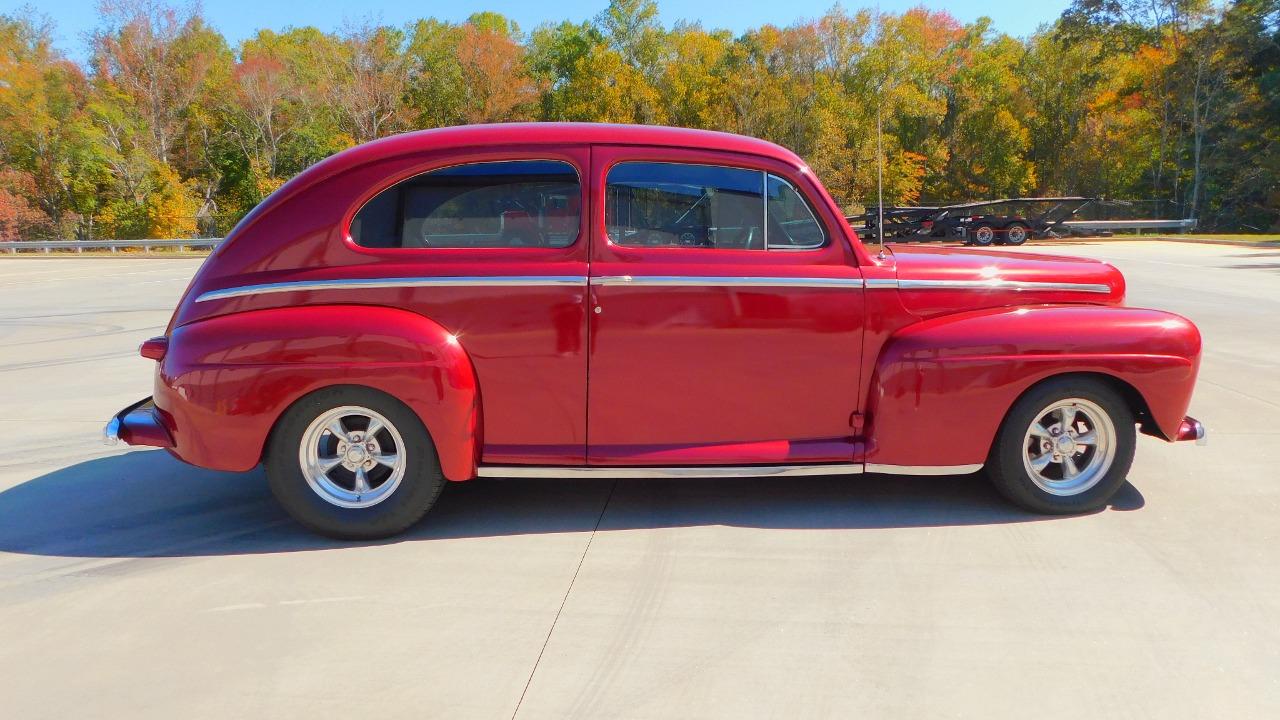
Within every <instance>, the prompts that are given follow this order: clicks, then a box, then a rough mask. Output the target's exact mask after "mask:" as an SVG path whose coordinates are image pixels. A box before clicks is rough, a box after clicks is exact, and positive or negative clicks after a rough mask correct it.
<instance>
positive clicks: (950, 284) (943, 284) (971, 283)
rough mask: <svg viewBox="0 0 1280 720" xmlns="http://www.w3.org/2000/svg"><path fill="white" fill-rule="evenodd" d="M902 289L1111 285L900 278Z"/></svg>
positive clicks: (1100, 288) (1101, 288)
mask: <svg viewBox="0 0 1280 720" xmlns="http://www.w3.org/2000/svg"><path fill="white" fill-rule="evenodd" d="M898 287H899V288H900V289H902V290H1014V291H1022V290H1058V291H1061V292H1087V293H1109V292H1111V287H1110V286H1109V285H1102V284H1095V283H1074V282H1041V281H1036V280H1002V279H1001V278H991V279H990V280H898Z"/></svg>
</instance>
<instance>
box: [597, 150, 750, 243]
mask: <svg viewBox="0 0 1280 720" xmlns="http://www.w3.org/2000/svg"><path fill="white" fill-rule="evenodd" d="M605 228H606V231H607V232H608V233H609V239H610V240H612V241H613V242H614V243H616V244H618V245H628V246H639V247H690V248H716V249H737V250H757V249H758V250H763V249H764V247H765V238H764V173H762V172H760V171H758V170H743V169H740V168H729V167H719V166H713V165H686V164H677V163H657V162H626V163H619V164H618V165H615V166H614V167H613V168H611V169H610V170H609V174H608V177H607V178H606V179H605Z"/></svg>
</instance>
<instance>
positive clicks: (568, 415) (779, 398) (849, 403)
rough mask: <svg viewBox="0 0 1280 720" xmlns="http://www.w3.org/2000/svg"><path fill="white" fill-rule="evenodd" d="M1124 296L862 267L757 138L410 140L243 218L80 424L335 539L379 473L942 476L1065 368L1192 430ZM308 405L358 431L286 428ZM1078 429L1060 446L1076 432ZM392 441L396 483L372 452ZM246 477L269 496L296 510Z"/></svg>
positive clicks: (1080, 273) (1044, 269) (1046, 274)
mask: <svg viewBox="0 0 1280 720" xmlns="http://www.w3.org/2000/svg"><path fill="white" fill-rule="evenodd" d="M704 206H705V207H704ZM708 208H709V209H708ZM698 218H701V219H698ZM1124 292H1125V285H1124V279H1123V277H1122V276H1121V274H1120V273H1119V272H1118V271H1117V270H1116V269H1115V268H1113V267H1111V266H1110V265H1107V264H1104V263H1100V262H1095V261H1089V260H1081V259H1074V258H1066V257H1054V256H1039V255H1030V254H1024V253H1000V252H993V251H977V250H968V249H961V248H951V249H946V248H922V247H900V248H895V249H893V250H891V251H881V252H879V253H873V252H872V251H870V250H868V249H867V248H866V247H864V246H863V245H862V243H861V242H860V241H859V239H858V237H857V236H856V234H855V233H854V232H853V231H852V230H851V229H850V227H849V226H848V224H847V222H846V221H845V219H844V217H843V215H842V214H841V212H840V209H839V208H838V206H837V205H836V203H835V202H834V201H833V200H832V198H831V196H830V195H829V194H828V193H827V191H826V190H825V189H824V187H823V186H822V184H821V183H820V182H819V181H818V179H817V178H816V177H815V176H814V174H813V172H812V171H811V170H810V169H809V168H808V166H807V165H806V164H805V163H804V162H803V161H802V160H801V159H800V158H798V157H797V156H796V155H794V154H793V153H791V152H790V151H788V150H786V149H784V148H781V147H779V146H776V145H773V144H771V143H767V142H764V141H761V140H756V139H752V138H746V137H742V136H736V135H729V134H724V133H716V132H708V131H696V130H685V129H675V128H659V127H642V126H615V125H596V124H551V123H548V124H509V125H481V126H469V127H459V128H448V129H438V130H427V131H421V132H414V133H408V134H404V135H397V136H394V137H390V138H386V139H383V140H378V141H375V142H372V143H369V144H366V145H362V146H359V147H355V148H352V149H350V150H347V151H345V152H342V153H339V154H337V155H335V156H333V157H331V158H329V159H327V160H325V161H323V162H321V163H319V164H317V165H315V166H313V167H311V168H309V169H308V170H306V171H304V172H303V173H301V174H299V175H298V176H297V177H295V178H293V179H292V180H290V181H289V182H287V183H286V184H285V185H284V186H283V187H281V188H280V189H279V190H277V191H276V192H275V193H273V194H272V195H271V196H270V197H269V198H267V199H266V200H265V201H263V202H262V203H261V204H260V205H259V206H258V207H257V208H255V209H254V210H253V211H252V212H251V213H250V214H249V215H248V216H247V217H245V218H244V220H243V221H241V222H240V224H239V225H237V227H236V228H235V229H234V230H233V231H232V232H231V233H230V234H229V235H228V237H227V238H226V240H225V241H224V242H223V243H222V244H221V245H220V246H219V247H218V248H217V249H216V250H215V251H214V252H213V253H212V255H211V256H210V257H209V259H208V260H207V261H206V262H205V263H204V264H203V265H202V267H201V268H200V269H199V271H198V272H197V273H196V276H195V278H194V279H193V281H192V283H191V285H190V287H189V288H188V289H187V291H186V293H185V295H184V296H183V298H182V300H181V301H180V303H179V305H178V308H177V310H176V312H175V313H174V316H173V319H172V320H171V321H170V323H169V326H168V328H167V330H166V333H165V335H164V336H163V337H161V338H156V339H153V340H151V341H148V342H147V343H145V344H144V346H143V349H142V352H143V354H144V355H145V356H147V357H151V358H154V359H156V360H157V361H158V363H157V371H156V380H155V388H154V395H153V398H151V399H148V400H145V401H143V402H141V403H139V404H137V405H135V406H131V407H129V408H126V409H125V410H124V411H122V412H121V413H119V414H117V415H116V416H115V417H114V418H112V420H111V423H110V426H109V427H108V434H109V435H110V436H112V437H113V438H118V439H120V440H123V441H124V442H127V443H130V444H136V445H151V446H158V447H163V448H165V449H167V450H168V451H169V452H171V453H172V454H174V455H175V456H177V457H178V458H180V459H182V460H184V461H186V462H189V463H192V464H194V465H198V466H201V467H206V468H213V469H217V470H228V471H245V470H250V469H252V468H254V467H256V466H258V465H259V464H260V463H263V462H264V461H266V462H267V468H268V474H269V476H270V477H272V478H276V477H277V476H280V477H282V478H284V479H282V480H281V481H280V482H281V483H284V485H288V483H294V484H295V485H297V487H298V488H305V487H310V488H311V489H312V490H315V494H316V495H318V496H321V497H320V500H321V501H324V502H327V503H328V505H332V506H333V508H332V509H331V508H329V507H328V506H326V505H324V504H320V505H316V506H315V507H314V508H312V510H313V511H314V513H330V514H331V515H332V518H330V517H329V515H325V516H324V518H321V519H316V518H317V517H318V516H317V515H315V514H314V513H313V514H312V516H310V517H308V516H307V511H305V510H304V511H299V512H294V510H295V509H296V508H290V509H291V512H294V514H295V517H299V519H302V520H303V521H304V523H306V524H308V525H309V526H311V527H313V528H315V529H317V530H320V531H322V532H328V533H330V534H335V535H342V536H349V537H355V536H361V537H363V536H380V535H385V534H389V533H391V532H395V531H398V530H400V529H403V526H407V524H408V523H407V522H406V521H405V520H406V518H408V517H409V515H412V514H413V513H408V514H406V515H404V516H402V517H399V518H398V519H395V520H394V522H393V521H392V520H387V521H386V522H385V523H383V524H381V525H377V526H376V527H372V526H370V527H365V526H364V525H362V523H363V522H364V519H366V518H369V517H373V515H374V513H373V511H372V510H370V509H368V508H367V507H366V506H365V505H362V503H363V502H365V501H364V500H363V499H362V498H364V497H365V494H362V493H361V492H358V491H360V490H368V489H370V488H369V487H368V486H369V483H370V481H369V480H368V477H367V476H366V475H367V473H365V472H364V470H362V468H368V469H369V472H376V473H382V474H384V475H386V474H387V473H390V472H391V471H390V470H388V469H387V468H390V467H391V465H390V464H387V465H386V466H385V467H384V466H383V465H379V464H378V463H379V460H378V459H379V457H381V456H383V455H385V456H386V457H388V458H393V461H394V462H396V463H399V467H397V468H396V469H395V473H398V474H396V475H395V478H396V482H397V483H399V482H402V481H403V482H416V480H414V479H413V478H414V477H416V476H415V475H414V472H420V473H428V474H431V475H433V476H435V475H438V476H440V477H442V478H443V479H445V480H448V481H467V480H471V479H473V478H476V477H481V476H567V475H602V476H610V477H617V476H694V477H699V476H711V477H714V476H720V475H777V476H786V475H796V474H857V473H861V472H886V473H908V474H925V475H947V474H957V473H969V472H974V471H977V470H979V469H981V468H983V467H984V465H988V464H989V460H990V459H991V458H992V453H993V447H994V446H995V444H998V438H997V436H998V434H999V433H1000V432H1001V429H1002V427H1003V426H1004V425H1007V423H1008V422H1009V420H1008V418H1009V417H1010V413H1011V408H1015V407H1016V406H1017V404H1018V403H1019V401H1020V400H1021V399H1025V398H1026V397H1028V393H1032V392H1033V391H1038V390H1037V388H1043V387H1045V383H1046V382H1050V381H1057V382H1061V381H1063V380H1064V379H1067V380H1071V379H1074V381H1075V384H1074V385H1071V387H1083V386H1088V387H1091V388H1094V389H1095V390H1096V391H1097V393H1101V394H1102V395H1107V397H1106V398H1103V399H1101V400H1097V399H1096V398H1095V400H1096V402H1097V403H1099V404H1101V405H1103V406H1107V407H1110V406H1109V405H1107V403H1115V404H1116V407H1118V404H1120V403H1122V404H1123V405H1124V406H1125V409H1124V410H1123V412H1126V413H1131V417H1128V416H1126V418H1127V424H1128V425H1129V429H1130V430H1132V428H1133V424H1134V423H1135V422H1136V423H1137V424H1138V426H1139V427H1140V428H1141V430H1142V431H1143V432H1146V433H1148V434H1150V435H1154V436H1156V437H1160V438H1163V439H1165V440H1170V441H1172V440H1177V439H1190V438H1194V437H1196V436H1202V435H1203V428H1202V427H1201V426H1200V425H1199V423H1197V422H1195V421H1194V420H1192V419H1190V418H1187V417H1186V416H1185V413H1186V411H1187V408H1188V405H1189V403H1190V400H1191V394H1192V390H1193V386H1194V381H1195V377H1196V372H1197V368H1198V364H1199V357H1200V336H1199V333H1198V332H1197V330H1196V328H1195V327H1194V325H1192V324H1191V323H1190V322H1189V321H1187V320H1186V319H1184V318H1181V317H1179V316H1176V315H1173V314H1169V313H1165V312H1161V311H1157V310H1146V309H1138V308H1130V307H1125V306H1124V305H1123V299H1124ZM1050 384H1052V383H1051V382H1050ZM344 393H346V395H344ZM352 393H354V395H352ZM1095 394H1096V393H1095ZM1108 394H1109V395H1108ZM331 396H332V397H331ZM343 397H348V399H349V398H350V397H355V398H357V399H363V400H361V402H360V403H356V402H354V401H352V402H347V401H346V400H342V398H343ZM1082 397H1083V396H1082ZM1090 397H1092V396H1090ZM316 398H320V399H316ZM333 398H338V399H336V400H335V399H333ZM1116 398H1119V399H1118V400H1117V399H1116ZM365 400H367V402H364V401H365ZM1085 400H1088V398H1085ZM326 402H327V403H329V405H324V403H326ZM1088 402H1094V401H1088ZM308 403H311V405H315V407H312V406H311V405H308ZM317 403H318V404H317ZM335 403H337V404H338V405H341V407H359V408H364V409H365V410H367V411H368V412H364V414H363V415H359V417H360V418H364V419H356V420H351V418H352V417H357V416H355V415H352V416H343V417H340V418H339V419H338V420H337V421H336V422H337V425H336V426H334V425H332V423H331V424H330V425H329V427H331V428H333V433H330V432H329V431H328V430H325V429H323V428H321V427H319V426H315V427H312V426H310V425H308V423H311V424H312V425H314V423H315V422H319V421H318V420H315V418H319V417H321V415H322V414H323V413H324V412H327V411H328V410H326V408H328V407H329V406H330V405H334V404H335ZM342 403H347V404H346V405H343V404H342ZM362 403H363V404H362ZM1080 407H1084V405H1080ZM330 409H331V408H330ZM353 412H354V411H353ZM1073 412H1074V411H1073ZM1080 412H1081V413H1085V410H1081V411H1080ZM317 413H319V414H317ZM1113 414H1114V413H1113ZM295 415H297V416H298V417H296V418H295V417H294V416H295ZM313 416H314V417H313ZM393 416H394V417H393ZM1089 417H1091V416H1089V415H1088V414H1087V413H1086V414H1085V415H1081V416H1072V419H1077V418H1083V419H1079V422H1078V423H1076V424H1074V426H1073V424H1072V422H1071V420H1063V422H1062V424H1061V427H1059V430H1061V431H1065V429H1066V428H1068V427H1072V426H1073V427H1074V430H1073V436H1074V435H1080V436H1081V437H1084V435H1085V434H1087V433H1088V432H1089V428H1090V427H1092V425H1091V423H1090V422H1089V421H1088V418H1089ZM343 418H346V419H343ZM396 418H400V421H399V422H395V421H396ZM387 421H391V422H390V423H389V424H392V425H395V429H396V433H397V434H396V436H395V437H394V438H393V437H392V436H391V435H389V434H387V433H386V431H384V430H383V429H382V428H383V427H384V422H387ZM419 423H420V424H419ZM1120 424H1121V425H1124V424H1125V423H1120ZM375 425H376V426H377V429H376V430H375V428H374V426H375ZM285 426H287V428H285V429H282V428H284V427H285ZM286 430H287V431H286ZM363 430H368V431H369V433H368V436H365V437H363V440H364V444H361V440H362V437H361V432H357V431H363ZM1122 430H1123V428H1122ZM1077 431H1078V432H1077ZM1037 432H1038V431H1037ZM290 433H292V435H290ZM317 433H318V434H317ZM375 433H377V434H378V437H377V438H374V437H373V435H374V434H375ZM1123 434H1124V433H1123V432H1121V435H1123ZM418 435H423V436H424V437H422V438H418V437H417V436H418ZM285 436H288V437H289V438H290V439H289V441H288V442H286V441H285V440H283V439H282V438H284V437H285ZM294 436H296V437H294ZM1037 437H1038V436H1037ZM307 438H310V441H311V442H312V448H311V450H307V449H306V448H304V447H301V445H299V443H305V441H306V440H307ZM419 439H420V440H421V441H422V442H421V443H418V440H419ZM1033 441H1034V438H1033ZM1122 441H1123V438H1121V440H1120V441H1118V442H1121V444H1123V443H1122ZM1047 442H1048V441H1047V440H1046V443H1047ZM1066 442H1067V441H1065V440H1064V441H1063V443H1064V446H1063V447H1064V448H1065V447H1066V445H1065V443H1066ZM1081 442H1082V443H1083V442H1084V441H1083V440H1082V441H1081ZM290 443H292V444H290ZM316 443H319V445H318V447H319V448H320V449H319V450H316V449H315V448H316ZM415 443H418V445H415V447H420V448H422V449H421V450H420V451H418V452H417V453H416V454H417V455H420V456H425V459H424V458H419V457H416V456H415V457H413V458H411V459H413V460H414V461H417V460H422V462H423V463H424V464H423V465H422V466H421V467H420V468H418V470H416V471H415V469H414V467H405V466H404V464H405V462H406V461H405V457H404V452H399V453H396V452H392V451H387V450H386V448H389V447H395V448H400V449H401V450H402V451H403V450H404V449H405V448H407V447H408V446H410V445H414V444H415ZM281 446H283V447H281ZM375 446H377V448H376V451H375ZM1079 447H1080V448H1085V445H1083V444H1081V445H1080V446H1079ZM273 448H274V449H273ZM1071 448H1076V446H1074V445H1073V446H1071ZM340 451H341V452H340ZM273 452H274V453H275V455H273ZM1056 452H1057V451H1056V450H1055V453H1056ZM1063 452H1066V450H1063ZM1090 452H1100V451H1090V450H1088V449H1087V448H1086V449H1083V450H1080V454H1079V455H1078V457H1084V456H1087V455H1088V454H1089V453H1090ZM308 453H310V455H308ZM341 453H346V454H341ZM379 453H381V455H379ZM432 456H433V457H434V459H433V457H432ZM1036 457H1038V456H1036ZM1054 457H1058V455H1056V454H1055V455H1054ZM1063 457H1067V456H1065V455H1064V456H1063ZM273 458H274V460H273ZM308 458H310V459H309V460H308ZM1032 460H1033V461H1034V460H1035V457H1032ZM1121 460H1123V458H1121ZM334 462H340V463H342V467H344V468H346V469H347V470H349V471H350V473H351V474H353V475H352V478H354V479H352V478H348V480H347V481H345V482H341V481H334V485H336V486H337V487H336V488H335V487H330V488H329V490H330V491H331V492H330V495H331V497H323V495H324V492H322V490H323V488H319V487H318V486H317V484H316V482H317V476H316V475H315V474H316V472H319V471H318V470H315V467H313V468H312V477H311V480H310V481H307V482H309V485H308V484H303V483H304V481H306V480H307V478H306V475H307V470H306V467H307V466H308V463H311V465H312V466H317V467H324V466H329V465H330V464H331V463H334ZM1117 462H1119V461H1117ZM273 463H275V464H273ZM317 464H318V465H317ZM299 465H301V466H302V470H301V474H299V472H300V471H299V467H298V466H299ZM1064 467H1065V465H1064ZM273 468H276V470H274V471H273ZM1125 469H1127V464H1125ZM338 472H345V471H338ZM1062 472H1063V474H1064V475H1065V473H1066V472H1067V471H1066V470H1065V469H1064V470H1063V471H1062ZM273 473H274V474H273ZM294 476H296V477H294ZM318 477H319V479H318V482H319V483H320V485H324V486H326V487H327V486H328V484H329V480H330V478H329V477H328V476H327V475H320V476H318ZM344 477H345V475H344ZM289 478H292V479H289ZM405 478H408V479H407V480H406V479H405ZM1120 481H1123V477H1121V478H1120ZM272 482H273V489H274V490H276V491H277V495H278V496H282V497H281V499H282V500H284V501H285V504H286V506H287V507H288V506H289V505H290V503H291V502H292V503H294V504H295V505H296V504H297V503H300V502H301V503H312V504H315V503H314V502H313V500H314V498H310V496H306V493H305V492H304V491H302V490H299V492H300V493H302V494H301V495H298V496H293V497H292V499H290V498H288V497H285V496H287V495H288V494H289V493H290V492H292V491H291V490H289V489H288V488H284V489H282V488H281V487H277V485H276V480H275V479H273V480H272ZM383 482H384V484H385V483H386V482H390V481H389V480H385V479H384V481H383ZM437 484H438V483H432V485H433V487H434V486H435V485H437ZM282 487H283V486H282ZM344 488H345V490H344ZM393 489H394V488H393ZM437 491H438V489H437ZM344 492H345V494H344ZM386 492H387V493H388V494H389V493H391V490H388V491H386ZM396 492H400V493H401V494H404V493H406V492H408V491H407V490H404V491H401V490H397V491H396ZM423 493H424V494H423V496H422V497H425V496H426V495H427V494H431V493H428V492H427V491H425V490H424V491H423ZM304 497H305V498H306V499H304ZM422 497H419V498H417V499H416V500H414V503H416V505H415V510H414V512H417V510H416V507H417V505H420V504H423V503H426V506H427V507H429V503H427V502H426V501H425V500H423V499H422ZM335 498H336V499H335ZM343 498H345V501H343V502H346V505H345V506H344V505H343V502H339V501H340V500H342V499H343ZM353 498H354V499H353ZM382 499H384V500H385V498H382ZM431 499H434V495H433V494H431ZM1015 499H1016V498H1015ZM379 502H381V501H379ZM1090 503H1092V504H1093V505H1096V498H1091V499H1090ZM383 504H387V505H390V504H392V503H383ZM1024 504H1027V503H1024ZM1038 509H1047V510H1049V511H1054V508H1038ZM1061 509H1062V510H1069V509H1078V508H1061ZM423 512H425V508H424V509H423ZM420 516H421V512H417V516H415V517H413V518H412V519H416V517H420Z"/></svg>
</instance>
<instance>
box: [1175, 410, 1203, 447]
mask: <svg viewBox="0 0 1280 720" xmlns="http://www.w3.org/2000/svg"><path fill="white" fill-rule="evenodd" d="M1174 440H1176V441H1178V442H1183V441H1187V440H1195V441H1196V444H1197V445H1205V444H1207V443H1208V442H1209V440H1208V433H1207V431H1206V430H1205V429H1204V425H1202V424H1200V421H1199V420H1197V419H1195V418H1193V417H1191V416H1190V415H1188V416H1186V417H1184V418H1183V419H1182V424H1181V425H1179V426H1178V436H1177V437H1176V438H1174Z"/></svg>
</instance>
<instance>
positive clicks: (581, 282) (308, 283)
mask: <svg viewBox="0 0 1280 720" xmlns="http://www.w3.org/2000/svg"><path fill="white" fill-rule="evenodd" d="M586 284H587V278H586V277H585V276H582V275H493V276H484V275H470V276H447V277H403V278H349V279H346V280H291V281H286V282H278V283H263V284H261V285H242V286H240V287H232V288H223V289H222V290H210V291H209V292H206V293H203V294H201V295H200V297H198V298H196V302H208V301H210V300H226V299H228V298H234V297H243V296H245V295H266V294H269V293H282V292H308V291H312V290H370V289H381V288H413V287H546V286H571V287H582V286H585V285H586Z"/></svg>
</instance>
